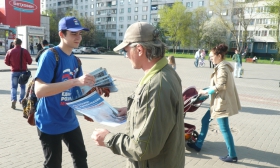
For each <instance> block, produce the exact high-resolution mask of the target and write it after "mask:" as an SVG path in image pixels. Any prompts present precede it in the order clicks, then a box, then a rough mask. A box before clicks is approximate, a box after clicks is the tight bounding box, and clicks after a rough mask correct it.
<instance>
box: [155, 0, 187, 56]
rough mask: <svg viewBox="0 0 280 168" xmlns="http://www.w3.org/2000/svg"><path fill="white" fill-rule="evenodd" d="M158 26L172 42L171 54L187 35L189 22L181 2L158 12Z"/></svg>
mask: <svg viewBox="0 0 280 168" xmlns="http://www.w3.org/2000/svg"><path fill="white" fill-rule="evenodd" d="M158 14H159V15H160V22H159V26H160V28H161V29H163V30H164V35H165V36H166V37H167V38H168V40H169V41H171V42H172V48H173V52H176V48H177V46H178V44H179V43H180V40H182V39H183V38H184V37H186V36H187V35H186V34H187V33H188V31H187V30H188V27H189V26H188V25H189V23H190V20H189V19H188V17H187V13H186V7H185V6H184V5H183V4H182V3H181V2H175V3H174V4H173V5H172V6H171V7H169V6H164V7H163V8H162V9H160V10H159V12H158Z"/></svg>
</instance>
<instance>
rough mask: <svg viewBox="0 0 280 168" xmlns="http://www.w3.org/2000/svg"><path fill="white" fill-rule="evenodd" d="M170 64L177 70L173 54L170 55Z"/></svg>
mask: <svg viewBox="0 0 280 168" xmlns="http://www.w3.org/2000/svg"><path fill="white" fill-rule="evenodd" d="M168 64H169V65H170V66H171V67H172V68H173V69H174V70H176V63H175V57H174V56H173V55H171V56H169V57H168Z"/></svg>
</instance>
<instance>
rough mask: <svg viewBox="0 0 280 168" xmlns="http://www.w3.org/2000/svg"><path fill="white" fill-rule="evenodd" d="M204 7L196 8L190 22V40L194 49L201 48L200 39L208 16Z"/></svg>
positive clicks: (201, 42)
mask: <svg viewBox="0 0 280 168" xmlns="http://www.w3.org/2000/svg"><path fill="white" fill-rule="evenodd" d="M206 11H207V10H206V8H205V7H198V8H196V9H195V10H194V11H193V12H192V21H191V36H190V37H191V39H192V46H193V47H195V48H199V47H203V45H204V44H203V41H202V37H203V34H204V32H203V31H204V26H205V24H206V21H208V20H209V16H208V14H207V12H206Z"/></svg>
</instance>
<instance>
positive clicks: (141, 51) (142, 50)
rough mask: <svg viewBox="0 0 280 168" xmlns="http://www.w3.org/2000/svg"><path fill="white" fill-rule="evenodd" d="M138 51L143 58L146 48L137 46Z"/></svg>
mask: <svg viewBox="0 0 280 168" xmlns="http://www.w3.org/2000/svg"><path fill="white" fill-rule="evenodd" d="M136 49H137V52H138V55H139V56H142V55H143V54H144V51H145V48H144V47H143V46H142V45H139V44H137V46H136Z"/></svg>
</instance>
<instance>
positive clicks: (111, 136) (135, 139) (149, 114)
mask: <svg viewBox="0 0 280 168" xmlns="http://www.w3.org/2000/svg"><path fill="white" fill-rule="evenodd" d="M158 35H159V32H158V31H157V30H156V29H155V28H154V27H153V26H152V25H150V24H148V23H145V22H137V23H134V24H132V25H131V26H130V27H129V28H128V29H127V31H126V33H125V37H124V40H123V42H122V43H121V44H120V45H119V46H117V47H116V48H115V49H114V51H118V50H120V49H124V50H125V51H126V53H127V56H128V58H129V59H130V62H131V64H132V67H133V68H134V69H142V70H143V71H144V73H145V75H144V77H143V78H142V79H141V81H140V83H139V84H138V86H137V88H136V90H135V91H134V93H133V94H132V95H131V96H129V97H128V105H127V107H124V108H121V109H119V113H120V115H123V114H127V129H126V130H127V132H126V134H123V133H111V132H109V131H108V130H106V129H96V130H95V131H94V133H93V135H92V138H93V139H94V140H95V142H96V144H97V145H100V146H106V147H108V148H110V149H111V150H112V152H113V153H115V154H118V155H122V156H124V157H126V158H127V159H128V160H127V167H129V168H134V167H135V168H148V167H150V168H183V167H184V164H185V140H184V121H183V118H184V117H183V99H182V86H181V79H180V78H179V76H178V74H177V73H176V72H175V71H174V69H172V67H171V66H169V65H168V63H167V59H166V58H165V57H164V52H165V44H164V43H162V42H161V41H160V40H159V39H158Z"/></svg>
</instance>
